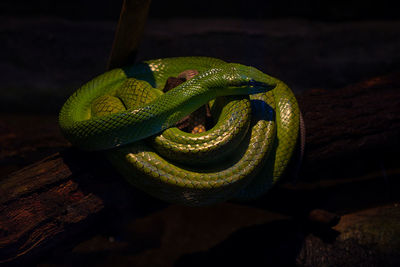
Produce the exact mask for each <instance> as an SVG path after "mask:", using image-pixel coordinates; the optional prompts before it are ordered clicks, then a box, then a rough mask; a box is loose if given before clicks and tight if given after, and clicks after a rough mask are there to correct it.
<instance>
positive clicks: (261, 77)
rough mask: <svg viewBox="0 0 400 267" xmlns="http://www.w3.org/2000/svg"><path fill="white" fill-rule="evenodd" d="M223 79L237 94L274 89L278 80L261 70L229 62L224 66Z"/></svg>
mask: <svg viewBox="0 0 400 267" xmlns="http://www.w3.org/2000/svg"><path fill="white" fill-rule="evenodd" d="M221 69H222V79H223V80H225V81H226V82H227V85H228V86H229V87H231V88H232V89H233V90H236V91H237V93H235V94H257V93H262V92H267V91H269V90H272V89H274V88H275V87H276V85H277V80H276V79H275V78H272V77H271V76H269V75H267V74H265V73H263V72H261V71H260V70H258V69H256V68H254V67H251V66H245V65H241V64H236V63H228V64H226V65H224V66H223V67H222V68H221Z"/></svg>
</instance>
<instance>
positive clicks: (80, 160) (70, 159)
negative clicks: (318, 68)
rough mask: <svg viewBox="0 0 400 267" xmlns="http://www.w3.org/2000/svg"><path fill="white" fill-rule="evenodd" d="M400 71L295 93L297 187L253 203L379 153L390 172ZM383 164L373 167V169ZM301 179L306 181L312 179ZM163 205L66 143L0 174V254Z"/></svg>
mask: <svg viewBox="0 0 400 267" xmlns="http://www.w3.org/2000/svg"><path fill="white" fill-rule="evenodd" d="M399 77H400V73H394V74H392V75H388V76H384V77H378V78H375V79H371V80H368V81H366V82H363V83H359V84H356V85H353V86H349V87H347V88H344V89H341V90H336V91H326V90H313V91H310V92H305V93H304V94H303V95H301V96H299V97H298V99H299V104H300V106H301V109H302V111H303V114H304V119H305V123H306V126H307V153H306V156H305V165H304V168H303V170H302V173H301V175H300V176H301V178H300V179H301V183H300V184H299V185H298V188H296V186H293V185H290V183H289V184H288V185H287V184H283V185H281V186H278V187H276V189H274V190H272V192H271V193H270V194H267V195H268V196H267V197H266V198H264V199H262V200H261V201H259V202H258V204H257V203H256V204H255V205H256V206H257V205H261V206H262V207H264V208H265V207H268V208H270V207H273V206H275V207H276V206H279V205H280V207H283V208H282V209H285V207H287V206H285V205H284V204H276V203H281V202H285V201H280V200H279V198H280V197H282V196H283V197H284V196H286V197H288V194H289V193H285V192H287V190H289V191H290V190H292V191H290V194H293V190H298V191H299V192H300V193H298V195H297V197H299V195H300V196H301V194H304V192H307V194H308V193H309V192H310V186H311V187H312V186H313V183H312V182H313V181H318V183H319V184H317V185H316V188H317V189H318V190H316V191H320V190H321V184H320V183H321V180H324V179H327V177H328V178H329V177H334V178H336V177H337V176H338V174H346V175H347V172H349V173H350V175H349V176H351V175H352V174H354V173H357V174H360V173H364V172H365V169H367V170H368V171H370V170H371V169H372V167H373V166H372V165H371V164H370V163H371V160H377V159H378V161H379V160H383V163H382V162H381V163H382V164H384V166H385V168H386V169H385V170H387V173H388V175H389V176H390V173H389V170H394V171H396V170H397V169H395V168H396V167H397V164H398V162H397V163H396V161H397V160H398V155H397V154H395V153H394V151H397V150H398V149H399V139H398V137H399V136H400V112H398V111H399V110H400V102H399V101H400V90H399V89H400V78H399ZM0 141H1V140H0ZM388 151H389V152H388ZM391 151H392V152H391ZM391 157H392V159H391ZM382 164H375V165H374V166H375V167H378V171H379V170H380V169H379V168H380V166H382ZM366 165H368V166H366ZM370 165H371V166H370ZM343 166H344V169H343ZM339 167H340V168H341V169H340V168H339ZM392 167H393V169H391V168H392ZM397 168H398V167H397ZM337 169H339V170H340V171H338V170H337ZM327 170H328V171H327ZM330 172H332V173H333V174H332V173H330ZM335 175H336V176H335ZM339 177H340V178H343V177H342V176H339ZM352 177H354V175H353V176H352ZM356 177H358V176H356ZM303 181H305V182H307V181H310V183H311V185H310V186H308V185H307V184H306V185H305V184H303ZM338 183H344V182H343V180H340V181H338ZM307 186H308V187H307ZM325 186H326V185H325ZM335 186H337V184H335ZM396 186H398V184H396ZM290 187H291V188H290ZM304 187H306V189H304ZM288 188H289V189H288ZM277 191H278V193H277ZM301 192H303V193H301ZM397 195H398V194H397ZM397 195H396V196H397ZM303 196H304V195H303ZM283 197H282V198H283ZM271 198H273V199H272V201H271ZM289 198H290V197H289ZM291 199H293V202H291V203H289V204H288V205H290V206H293V207H295V208H291V209H290V210H291V211H293V210H297V209H298V208H299V207H300V209H301V205H305V202H304V201H302V200H300V199H299V200H298V201H297V200H294V197H293V196H292V198H291ZM313 201H315V199H313ZM138 203H146V205H145V206H143V205H142V204H138ZM268 203H275V204H273V205H272V204H268ZM164 205H165V204H164V203H162V202H161V201H158V200H155V199H153V198H151V197H148V196H147V195H145V194H142V193H140V192H138V191H136V190H135V189H133V188H132V187H130V186H128V185H127V183H126V182H125V181H124V180H123V179H122V178H120V177H119V175H118V174H116V173H115V172H114V171H113V170H112V168H111V167H110V166H109V165H108V163H107V162H106V161H105V160H104V159H103V158H102V157H101V155H99V154H91V153H83V152H80V151H77V150H75V149H67V150H66V151H64V152H61V153H56V154H54V155H52V156H50V157H48V158H46V159H44V160H42V161H40V162H37V163H34V164H32V165H30V166H28V167H26V168H24V169H21V170H20V171H17V172H15V173H12V174H10V175H9V176H8V177H6V178H4V179H1V180H0V261H1V262H10V261H14V262H15V261H16V260H20V259H21V258H22V259H24V257H25V259H30V258H31V257H33V256H35V255H41V253H42V252H43V251H45V250H46V249H48V248H51V247H54V246H55V245H56V244H60V242H61V241H63V240H65V239H66V238H67V237H68V236H70V235H72V234H76V233H81V232H82V229H85V227H88V226H90V225H91V222H93V219H96V218H99V216H101V214H104V213H106V214H109V213H110V212H111V213H112V212H115V209H119V210H122V211H126V210H129V211H130V212H133V211H134V210H139V211H140V212H141V213H143V212H144V213H146V212H148V211H150V210H152V209H154V207H163V206H164ZM132 207H134V208H132ZM291 211H289V212H291ZM140 212H138V213H140ZM138 216H139V215H138Z"/></svg>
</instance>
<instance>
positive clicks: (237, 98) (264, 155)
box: [59, 57, 300, 206]
mask: <svg viewBox="0 0 400 267" xmlns="http://www.w3.org/2000/svg"><path fill="white" fill-rule="evenodd" d="M187 70H196V71H197V72H198V75H196V76H194V77H193V78H192V79H189V80H187V81H185V82H184V83H182V84H181V85H179V86H177V87H176V88H174V89H172V90H170V91H168V92H166V93H163V92H162V88H163V86H164V85H165V83H166V80H167V78H168V77H171V76H173V77H177V76H178V75H179V74H181V73H182V72H184V71H187ZM206 103H209V104H210V107H211V111H212V114H213V118H215V125H214V126H213V127H212V128H211V129H208V130H207V131H205V132H203V133H197V134H191V133H187V132H183V131H181V130H179V129H178V128H176V127H174V124H176V122H178V121H179V120H180V119H181V118H183V117H184V116H186V115H188V114H190V113H191V112H193V111H194V110H196V109H197V108H199V107H200V106H202V105H204V104H206ZM299 121H300V111H299V107H298V104H297V102H296V99H295V97H294V95H293V93H292V91H291V90H290V89H289V88H288V86H287V85H285V84H284V83H283V82H282V81H280V80H278V79H276V78H273V77H271V76H269V75H267V74H264V73H263V72H261V71H259V70H257V69H256V68H253V67H249V66H244V65H240V64H235V63H227V62H224V61H222V60H219V59H215V58H209V57H177V58H165V59H157V60H149V61H145V62H143V63H139V64H134V65H132V66H128V67H125V68H118V69H114V70H111V71H108V72H106V73H104V74H102V75H100V76H98V77H96V78H94V79H93V80H91V81H89V82H88V83H86V84H85V85H83V86H82V87H81V88H79V89H78V90H77V91H76V92H75V93H74V94H73V95H72V96H70V98H69V99H68V100H67V101H66V103H65V104H64V106H63V107H62V109H61V112H60V115H59V123H60V127H61V130H62V132H63V134H64V136H65V137H66V138H67V139H68V140H69V141H70V142H71V143H72V144H73V145H74V146H77V147H79V148H81V149H83V150H105V154H106V156H107V157H108V159H109V160H110V161H111V163H112V164H113V165H114V166H115V168H116V169H117V170H118V171H119V172H120V173H121V174H122V175H123V176H124V177H125V178H126V179H127V180H128V181H129V182H130V183H131V184H133V185H134V186H136V187H138V188H140V189H142V190H144V191H146V192H147V193H149V194H151V195H153V196H155V197H157V198H160V199H162V200H165V201H169V202H174V203H181V204H186V205H191V206H202V205H210V204H213V203H217V202H221V201H225V200H228V199H237V200H251V199H255V198H257V197H259V196H261V195H263V194H264V193H265V192H266V191H267V190H268V189H269V188H270V187H271V185H273V184H274V183H276V182H277V181H278V180H279V178H280V177H281V176H282V174H283V173H284V171H285V169H286V167H287V165H288V163H289V161H290V159H291V157H292V155H293V153H294V148H295V145H296V142H297V139H298V134H299Z"/></svg>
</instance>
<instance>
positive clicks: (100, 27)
mask: <svg viewBox="0 0 400 267" xmlns="http://www.w3.org/2000/svg"><path fill="white" fill-rule="evenodd" d="M121 4H122V1H111V0H109V1H105V0H102V1H92V0H91V1H49V0H46V1H22V2H21V1H19V2H16V1H11V0H6V1H4V0H3V1H1V3H0V38H1V40H2V41H1V42H0V72H1V74H2V75H1V76H0V84H1V85H0V111H4V112H10V111H11V112H17V111H19V112H21V111H29V112H40V113H42V112H46V113H52V114H56V113H57V112H58V110H59V109H60V107H61V105H62V104H63V102H64V101H65V99H66V98H67V97H68V96H69V95H70V94H71V93H72V92H73V91H74V90H76V88H78V87H79V86H80V85H82V84H83V83H84V82H86V81H88V80H90V79H91V78H93V77H95V76H96V75H98V74H100V73H102V72H104V71H105V69H106V66H107V61H108V57H109V54H110V51H111V46H112V42H113V38H114V31H115V28H116V22H117V21H118V17H119V13H120V7H121ZM399 16H400V15H399V13H398V12H396V8H395V6H394V4H393V3H392V2H391V1H370V0H368V1H361V0H353V1H316V0H314V1H311V0H310V1H294V0H292V1H254V0H248V1H237V2H236V1H233V2H231V1H201V2H196V1H193V2H190V1H181V0H180V1H160V0H155V1H152V4H151V7H150V13H149V19H148V22H147V24H146V28H145V30H144V35H143V38H142V42H141V46H140V48H139V53H138V55H137V60H145V59H152V58H161V57H170V56H193V55H194V56H212V57H218V58H221V59H224V60H227V61H234V62H238V63H242V64H247V65H253V66H255V67H257V68H260V69H261V70H263V71H265V72H267V73H269V74H270V75H273V76H276V77H278V78H280V79H282V80H284V81H286V82H287V83H288V84H289V85H290V86H291V87H292V89H293V90H294V91H295V92H301V91H304V90H307V89H311V88H325V89H333V88H340V87H343V86H345V85H348V84H349V83H354V82H358V81H361V80H364V79H367V78H370V77H372V76H374V75H381V74H384V73H388V72H390V71H393V70H395V69H399V68H400V52H399V47H400V40H399V36H400V22H399V20H398V18H399ZM26 99H29V101H26Z"/></svg>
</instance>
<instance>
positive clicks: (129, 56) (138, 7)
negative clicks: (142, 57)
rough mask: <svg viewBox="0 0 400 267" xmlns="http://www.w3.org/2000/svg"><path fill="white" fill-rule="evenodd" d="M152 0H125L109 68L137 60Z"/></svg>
mask: <svg viewBox="0 0 400 267" xmlns="http://www.w3.org/2000/svg"><path fill="white" fill-rule="evenodd" d="M150 3H151V0H124V2H123V4H122V9H121V14H120V18H119V22H118V26H117V30H116V33H115V38H114V43H113V47H112V51H111V56H110V60H109V63H108V69H113V68H117V67H122V66H124V65H127V64H129V63H133V62H134V61H135V57H136V53H137V50H138V47H139V41H140V37H141V36H142V32H143V29H144V26H145V23H146V18H147V13H148V11H149V7H150Z"/></svg>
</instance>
